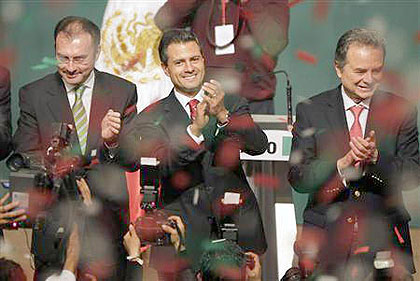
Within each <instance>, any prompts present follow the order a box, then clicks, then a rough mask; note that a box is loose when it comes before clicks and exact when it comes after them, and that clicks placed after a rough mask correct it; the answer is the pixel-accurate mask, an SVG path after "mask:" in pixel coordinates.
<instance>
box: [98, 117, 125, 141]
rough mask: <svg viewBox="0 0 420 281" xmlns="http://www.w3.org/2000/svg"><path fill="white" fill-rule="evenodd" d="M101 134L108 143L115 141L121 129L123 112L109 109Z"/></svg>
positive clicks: (102, 124)
mask: <svg viewBox="0 0 420 281" xmlns="http://www.w3.org/2000/svg"><path fill="white" fill-rule="evenodd" d="M101 129H102V132H101V136H102V139H103V140H104V141H105V142H106V143H113V142H114V141H115V140H116V139H117V137H118V135H119V134H120V130H121V113H119V112H117V111H113V110H112V109H109V110H108V112H107V113H106V115H105V117H104V119H102V123H101Z"/></svg>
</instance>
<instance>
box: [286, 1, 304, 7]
mask: <svg viewBox="0 0 420 281" xmlns="http://www.w3.org/2000/svg"><path fill="white" fill-rule="evenodd" d="M301 2H303V0H292V1H290V2H289V4H288V6H289V8H293V7H294V6H296V5H297V4H299V3H301Z"/></svg>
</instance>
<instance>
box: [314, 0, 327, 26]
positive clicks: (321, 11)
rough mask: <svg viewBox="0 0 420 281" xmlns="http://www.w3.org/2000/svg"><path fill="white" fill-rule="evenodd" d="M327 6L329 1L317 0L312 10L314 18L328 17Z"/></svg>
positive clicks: (320, 19) (319, 19)
mask: <svg viewBox="0 0 420 281" xmlns="http://www.w3.org/2000/svg"><path fill="white" fill-rule="evenodd" d="M329 7H330V1H326V0H317V1H316V3H315V5H314V10H313V13H314V18H315V20H317V21H325V20H326V19H327V17H328V11H329Z"/></svg>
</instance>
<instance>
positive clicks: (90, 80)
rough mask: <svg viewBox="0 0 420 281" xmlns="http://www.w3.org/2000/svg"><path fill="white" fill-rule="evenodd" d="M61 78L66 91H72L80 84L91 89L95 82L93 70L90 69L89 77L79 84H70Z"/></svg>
mask: <svg viewBox="0 0 420 281" xmlns="http://www.w3.org/2000/svg"><path fill="white" fill-rule="evenodd" d="M62 80H63V82H64V87H65V88H66V92H67V93H70V92H71V91H73V89H74V88H76V87H79V86H81V85H84V86H85V87H86V88H88V89H93V85H94V84H95V71H93V70H92V72H91V73H90V74H89V77H88V78H87V79H86V81H85V82H84V83H82V84H81V85H76V86H75V85H70V84H68V83H67V82H66V81H64V79H62Z"/></svg>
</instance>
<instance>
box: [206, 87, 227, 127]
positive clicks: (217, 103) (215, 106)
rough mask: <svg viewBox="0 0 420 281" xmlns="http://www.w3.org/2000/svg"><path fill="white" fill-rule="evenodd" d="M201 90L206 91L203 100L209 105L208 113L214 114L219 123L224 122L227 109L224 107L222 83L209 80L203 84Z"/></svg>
mask: <svg viewBox="0 0 420 281" xmlns="http://www.w3.org/2000/svg"><path fill="white" fill-rule="evenodd" d="M203 90H204V91H205V92H206V93H207V94H206V95H205V96H204V101H205V102H206V103H207V104H208V105H209V113H210V114H211V115H213V116H216V118H217V120H218V121H219V123H225V122H226V121H227V115H228V111H227V110H226V108H225V103H224V97H225V92H224V91H223V89H222V85H221V84H220V83H219V82H217V81H216V80H210V82H205V83H204V84H203Z"/></svg>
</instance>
